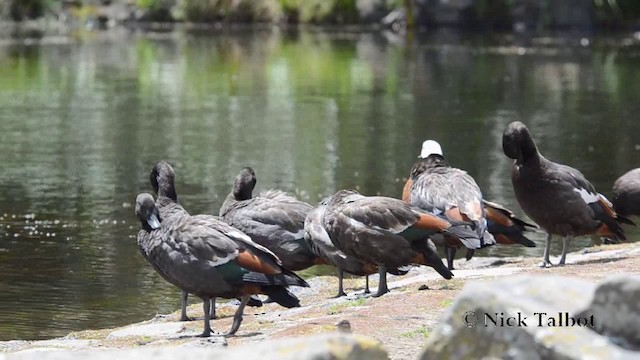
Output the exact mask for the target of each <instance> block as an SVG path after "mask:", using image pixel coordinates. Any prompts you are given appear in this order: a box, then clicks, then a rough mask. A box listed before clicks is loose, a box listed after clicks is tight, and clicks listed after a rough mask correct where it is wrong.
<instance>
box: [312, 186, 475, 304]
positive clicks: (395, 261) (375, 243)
mask: <svg viewBox="0 0 640 360" xmlns="http://www.w3.org/2000/svg"><path fill="white" fill-rule="evenodd" d="M324 228H325V229H326V231H327V233H328V234H329V238H330V239H331V242H332V243H333V244H334V245H335V246H336V248H338V249H339V250H341V251H343V252H344V253H345V254H347V255H349V256H353V257H355V258H356V259H358V260H360V261H362V262H365V263H374V264H376V265H378V269H379V270H378V273H379V274H380V285H379V287H378V292H377V293H376V296H380V295H383V294H385V293H386V292H388V291H389V289H388V287H387V282H386V273H387V271H386V269H388V268H400V267H402V266H405V265H412V264H415V265H428V266H431V267H433V268H434V269H435V270H436V271H437V272H438V273H439V274H440V275H442V276H443V277H444V278H446V279H450V278H451V277H452V276H453V274H452V273H451V271H450V270H449V269H447V267H446V266H444V264H443V263H442V260H441V259H440V255H439V254H438V252H437V251H436V249H435V246H434V245H433V243H432V242H431V240H429V237H431V236H436V235H438V234H448V235H451V236H455V237H458V238H462V239H464V240H463V241H466V242H474V241H479V240H478V239H477V237H478V234H477V232H476V231H475V230H473V228H472V226H471V224H469V223H461V222H453V221H447V220H445V219H443V218H440V217H438V216H435V215H432V214H429V213H427V212H425V211H423V210H421V209H419V208H417V207H414V206H411V205H409V204H407V203H405V202H403V201H401V200H398V199H393V198H388V197H382V196H371V197H365V196H362V195H360V194H359V193H358V192H356V191H352V190H340V191H338V192H336V193H335V194H334V195H333V196H332V197H331V198H330V200H329V202H328V203H327V208H326V210H325V214H324Z"/></svg>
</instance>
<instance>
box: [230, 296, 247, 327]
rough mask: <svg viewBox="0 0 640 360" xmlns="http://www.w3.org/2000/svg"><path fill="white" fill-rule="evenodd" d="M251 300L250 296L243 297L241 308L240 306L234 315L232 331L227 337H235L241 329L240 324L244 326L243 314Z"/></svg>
mask: <svg viewBox="0 0 640 360" xmlns="http://www.w3.org/2000/svg"><path fill="white" fill-rule="evenodd" d="M249 299H250V297H249V295H245V296H243V297H242V300H241V301H240V306H238V310H236V313H235V314H234V315H233V325H231V330H229V332H228V333H227V335H226V336H231V335H234V334H235V333H236V332H237V331H238V329H240V324H242V313H243V312H244V307H245V306H247V303H248V302H249Z"/></svg>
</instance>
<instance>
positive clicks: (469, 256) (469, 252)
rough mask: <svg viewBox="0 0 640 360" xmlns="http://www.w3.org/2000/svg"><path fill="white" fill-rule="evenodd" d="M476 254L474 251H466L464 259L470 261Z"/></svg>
mask: <svg viewBox="0 0 640 360" xmlns="http://www.w3.org/2000/svg"><path fill="white" fill-rule="evenodd" d="M475 253H476V250H475V249H467V256H466V257H465V259H467V261H469V260H471V258H473V255H474V254H475Z"/></svg>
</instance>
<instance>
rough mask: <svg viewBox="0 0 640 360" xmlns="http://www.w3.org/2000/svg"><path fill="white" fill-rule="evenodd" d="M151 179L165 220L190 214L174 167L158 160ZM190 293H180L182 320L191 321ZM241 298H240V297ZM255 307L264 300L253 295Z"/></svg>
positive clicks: (213, 303)
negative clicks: (181, 197)
mask: <svg viewBox="0 0 640 360" xmlns="http://www.w3.org/2000/svg"><path fill="white" fill-rule="evenodd" d="M149 180H150V182H151V187H152V188H153V190H154V191H155V193H156V194H157V195H158V198H157V199H156V206H157V207H158V209H159V210H160V216H161V217H162V218H163V219H164V221H165V222H171V221H173V219H177V218H180V216H184V215H189V213H188V212H187V211H186V210H185V209H184V208H183V207H182V206H181V205H180V204H179V202H178V194H177V192H176V187H175V172H174V170H173V167H172V166H171V165H170V164H169V163H168V162H166V161H164V160H161V161H158V162H157V163H156V164H155V165H154V166H153V168H152V169H151V173H150V174H149ZM188 297H189V294H188V293H187V292H185V291H182V293H181V294H180V308H181V311H180V321H190V320H191V319H190V318H189V317H188V316H187V300H188ZM238 300H240V299H238ZM247 305H249V306H253V307H260V306H262V301H261V300H260V299H259V298H258V297H256V296H252V297H251V298H250V299H249V303H248V304H247ZM209 313H210V315H211V316H212V318H215V317H216V301H215V299H212V301H211V309H210V311H209Z"/></svg>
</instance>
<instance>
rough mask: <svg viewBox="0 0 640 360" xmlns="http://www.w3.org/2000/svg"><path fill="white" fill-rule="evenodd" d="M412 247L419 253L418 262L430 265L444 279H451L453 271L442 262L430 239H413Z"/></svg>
mask: <svg viewBox="0 0 640 360" xmlns="http://www.w3.org/2000/svg"><path fill="white" fill-rule="evenodd" d="M412 248H413V249H414V250H415V251H417V252H418V253H419V254H420V255H419V261H418V262H417V263H418V264H422V265H427V266H431V267H432V268H433V269H434V270H435V271H437V272H438V274H440V275H441V276H442V277H443V278H445V279H451V278H452V277H453V273H452V272H451V270H449V268H448V267H447V266H446V265H445V264H444V263H443V262H442V258H441V257H440V254H439V253H438V250H437V249H436V246H435V245H434V244H433V242H432V241H431V240H430V239H426V240H425V241H415V242H414V243H412Z"/></svg>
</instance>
